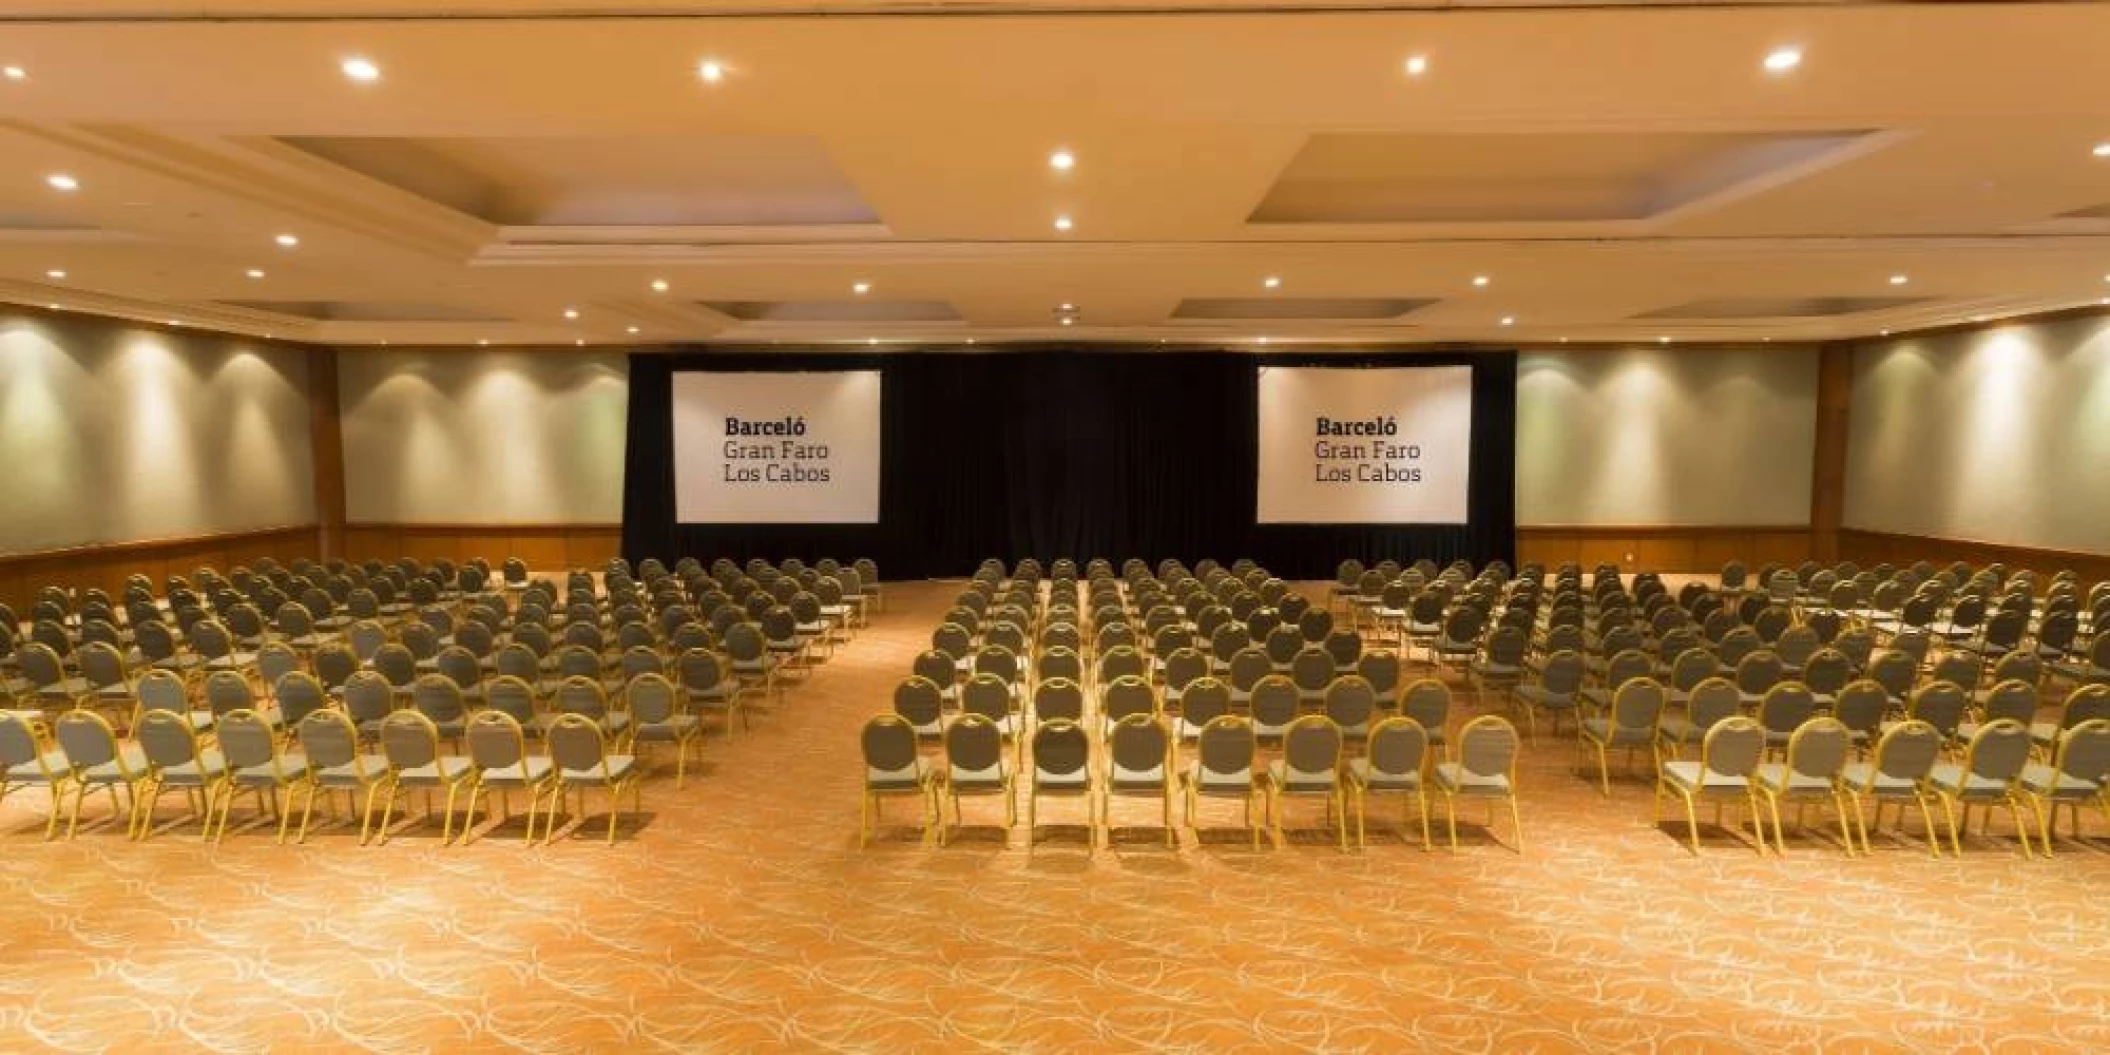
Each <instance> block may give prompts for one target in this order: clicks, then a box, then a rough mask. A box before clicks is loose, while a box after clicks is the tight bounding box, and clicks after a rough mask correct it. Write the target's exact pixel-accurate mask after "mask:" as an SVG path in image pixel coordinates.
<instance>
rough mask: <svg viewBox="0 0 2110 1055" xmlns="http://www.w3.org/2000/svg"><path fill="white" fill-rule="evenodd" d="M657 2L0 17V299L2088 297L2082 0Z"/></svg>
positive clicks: (825, 309) (722, 313)
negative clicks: (1798, 54)
mask: <svg viewBox="0 0 2110 1055" xmlns="http://www.w3.org/2000/svg"><path fill="white" fill-rule="evenodd" d="M697 6H699V5H696V4H693V3H675V2H672V0H625V2H616V3H596V2H593V0H466V2H465V0H450V2H448V3H446V4H444V5H440V4H437V3H434V2H432V0H425V2H417V0H368V2H360V0H163V2H159V3H155V2H148V0H0V66H18V67H20V68H21V69H22V70H23V71H24V72H25V74H26V76H25V77H24V78H22V79H20V80H14V79H7V78H5V77H0V299H5V300H8V301H14V302H18V303H25V304H39V305H45V304H58V305H62V306H63V307H64V308H65V309H67V310H81V311H94V312H101V313H106V314H113V315H121V316H126V317H131V318H140V319H175V320H179V321H182V322H184V323H185V324H188V325H199V326H211V327H216V328H222V329H229V330H234V331H238V332H245V333H256V334H264V333H270V334H273V335H275V336H278V337H282V338H298V339H307V340H320V341H330V342H342V343H347V344H363V343H378V342H381V341H390V342H392V343H397V344H407V343H418V344H474V343H476V342H478V341H489V342H491V343H501V344H512V343H536V344H556V345H568V344H571V343H573V342H575V341H585V342H587V343H589V344H592V345H597V346H598V345H608V344H622V343H643V344H660V343H673V342H694V341H716V342H737V343H754V342H763V343H767V342H771V341H776V342H781V343H783V344H786V345H791V344H802V343H809V342H837V341H856V342H866V341H875V340H876V341H878V342H881V343H882V344H894V343H925V342H942V341H954V340H965V339H967V338H970V337H971V338H975V339H977V340H979V341H983V342H994V341H1002V340H1036V339H1046V338H1051V337H1062V338H1080V339H1092V338H1104V339H1120V340H1143V341H1149V340H1168V341H1173V342H1189V341H1211V342H1213V341H1222V340H1234V341H1258V340H1259V339H1260V338H1262V337H1267V338H1269V339H1270V340H1272V341H1275V342H1339V343H1366V342H1376V341H1383V342H1388V343H1390V342H1456V341H1484V342H1504V343H1538V342H1546V343H1551V342H1554V341H1558V340H1562V339H1568V340H1573V341H1632V340H1658V339H1662V338H1670V339H1673V340H1676V341H1725V340H1726V341H1743V340H1753V339H1759V338H1770V339H1775V340H1801V339H1825V338H1831V337H1839V336H1850V335H1862V334H1873V333H1876V332H1878V331H1880V330H1884V329H1905V328H1912V327H1921V326H1934V325H1945V324H1950V323H1954V322H1959V321H1964V320H1967V319H1969V318H1971V317H1974V316H2004V315H2011V314H2017V313H2024V312H2034V311H2045V310H2055V309H2064V308H2072V307H2076V306H2081V305H2088V304H2093V303H2096V302H2097V300H2098V299H2099V298H2102V297H2104V296H2110V284H2106V281H2105V276H2106V274H2110V219H2105V218H2102V217H2104V216H2110V208H2106V207H2110V157H2105V158H2098V157H2096V156H2094V154H2093V152H2092V151H2093V148H2094V147H2095V145H2096V144H2098V143H2100V142H2104V141H2110V78H2106V77H2104V76H2103V75H2102V70H2103V68H2104V66H2105V59H2106V58H2110V45H2106V43H2105V42H2106V41H2110V7H2105V6H2103V5H2098V4H2075V3H2056V4H2041V5H2040V4H2026V3H1986V4H1969V3H1943V4H1912V5H1907V4H1832V3H1816V4H1743V5H1731V4H1679V5H1647V4H1633V5H1625V4H1610V5H1606V4H1598V5H1593V6H1589V7H1583V6H1574V5H1568V4H1560V3H1556V4H1545V3H1539V4H1532V5H1521V4H1510V3H1503V2H1492V3H1450V4H1435V3H1430V4H1406V5H1386V6H1387V9H1385V10H1346V9H1342V8H1341V7H1340V5H1337V4H1325V5H1321V4H1320V3H1318V2H1316V0H1312V2H1305V0H1270V2H1268V3H1266V4H1265V5H1262V4H1260V3H1258V2H1247V0H1212V2H1209V3H1206V4H1187V3H1182V2H1178V0H1174V2H1172V3H1143V2H1140V0H1089V2H1086V3H1083V4H1076V3H1072V4H1064V5H1061V6H1060V8H1059V9H1056V8H1055V7H1054V5H1051V4H1049V3H1041V2H1036V0H1026V2H1022V3H1007V2H999V0H985V2H982V3H977V4H971V5H967V4H959V5H955V4H941V3H897V2H892V0H868V2H863V3H841V2H834V0H743V2H738V3H737V4H736V5H734V6H737V8H738V12H739V13H728V11H729V10H730V8H729V7H728V6H726V5H720V6H717V7H714V8H713V9H712V10H713V14H711V15H710V16H707V17H695V16H693V15H679V16H677V15H671V14H669V12H677V11H681V10H683V9H693V8H695V7H697ZM1262 6H1264V7H1265V8H1266V9H1265V10H1258V9H1259V8H1261V7H1262ZM1321 6H1324V7H1326V8H1328V9H1326V10H1317V8H1320V7H1321ZM1349 6H1350V7H1353V6H1356V5H1352V4H1351V5H1349ZM1306 8H1312V9H1313V10H1305V9H1306ZM1419 8H1430V9H1431V10H1419ZM1248 9H1250V10H1248ZM428 16H433V17H428ZM438 16H445V17H438ZM1785 46H1794V47H1798V48H1800V49H1801V50H1802V52H1803V55H1804V60H1803V62H1802V63H1801V65H1800V66H1799V67H1798V68H1796V69H1795V70H1793V71H1792V72H1789V73H1787V74H1781V75H1776V74H1770V73H1768V72H1766V71H1765V70H1764V69H1762V68H1761V61H1762V59H1763V58H1764V57H1765V56H1766V55H1767V54H1768V53H1769V52H1770V51H1773V50H1774V49H1776V48H1780V47H1785ZM355 55H357V56H364V57H366V58H369V59H371V60H372V61H374V62H375V63H377V64H378V65H379V66H380V67H381V70H382V77H381V79H380V80H379V81H378V82H376V83H371V84H359V83H354V82H353V81H351V80H349V79H348V78H346V77H345V76H344V75H343V74H342V73H341V71H340V64H341V63H342V62H343V60H344V59H346V58H347V57H350V56H355ZM1412 55H1422V56H1425V57H1426V59H1427V61H1428V68H1427V71H1426V73H1425V74H1423V75H1422V76H1419V77H1414V76H1409V75H1407V73H1406V72H1405V71H1404V68H1403V66H1404V63H1405V61H1406V59H1407V58H1408V57H1409V56H1412ZM707 59H708V60H714V61H717V62H719V63H721V64H723V67H724V68H725V70H726V71H727V73H726V76H725V77H724V79H723V80H722V81H721V82H720V83H716V84H709V83H706V82H704V81H703V80H702V79H701V78H699V77H698V76H697V67H698V64H699V63H700V62H702V61H704V60H707ZM1058 148H1065V149H1069V150H1072V151H1074V152H1075V155H1076V158H1077V165H1076V167H1075V168H1074V169H1073V170H1071V171H1069V172H1067V173H1063V172H1058V171H1055V170H1054V169H1052V168H1051V167H1050V166H1049V164H1048V157H1049V155H1050V153H1051V152H1052V151H1054V150H1056V149H1058ZM54 173H66V174H70V175H73V176H75V177H77V178H78V179H79V181H80V184H81V186H80V189H79V190H77V191H75V192H72V193H61V192H59V191H55V190H53V189H52V188H50V187H49V186H47V184H46V177H48V176H49V175H51V174H54ZM2091 210H2095V211H2097V212H2098V213H2099V214H2100V215H2098V216H2089V215H2074V214H2086V213H2088V212H2089V211H2091ZM1058 215H1067V216H1070V217H1072V218H1073V220H1074V226H1073V228H1072V229H1071V230H1069V231H1066V232H1065V231H1058V230H1056V229H1055V227H1054V220H1055V217H1057V216H1058ZM280 233H293V234H297V235H298V236H299V238H300V244H299V246H298V247H297V248H292V249H285V248H281V247H279V246H277V245H276V244H274V241H273V239H274V236H276V235H278V234H280ZM54 269H58V270H63V271H64V272H65V278H63V279H52V278H50V277H47V272H48V271H51V270H54ZM250 269H261V270H262V271H264V273H265V274H264V277H263V278H261V279H258V278H251V277H249V276H248V274H247V272H248V271H249V270H250ZM1268 276H1276V277H1278V278H1279V279H1280V283H1279V285H1278V286H1276V287H1274V288H1269V287H1267V286H1265V285H1264V279H1266V278H1267V277H1268ZM1475 276H1486V277H1487V279H1488V281H1487V283H1486V284H1485V285H1475V284H1474V282H1473V279H1474V277H1475ZM1892 276H1905V278H1906V281H1905V282H1903V283H1902V284H1897V283H1893V282H1892V281H1891V279H1892ZM654 280H663V281H664V282H665V283H666V284H667V290H666V291H665V292H663V293H662V292H655V291H654V290H653V288H652V283H653V281H654ZM859 282H863V283H869V284H870V287H869V290H868V291H867V292H865V293H863V294H858V293H855V292H853V285H854V284H855V283H859ZM1269 301H1276V302H1280V309H1279V313H1278V314H1277V315H1276V317H1273V318H1270V317H1269V315H1270V314H1271V312H1270V310H1269V308H1268V306H1267V305H1268V302H1269ZM1212 302H1215V303H1213V304H1212ZM1063 303H1070V304H1074V305H1076V306H1077V308H1078V309H1079V313H1080V315H1079V322H1078V324H1077V325H1075V326H1072V327H1062V326H1058V325H1057V313H1056V311H1055V309H1056V307H1057V305H1059V304H1063ZM1183 303H1186V304H1187V305H1188V307H1187V309H1186V310H1182V304H1183ZM568 308H569V309H574V310H576V311H577V312H578V315H579V317H578V318H577V319H567V318H566V317H565V315H564V312H565V311H566V309H568ZM1395 308H1396V309H1398V310H1397V311H1396V312H1395V311H1393V310H1392V309H1395ZM1505 320H1507V322H1506V323H1505ZM633 328H635V330H636V332H635V333H632V332H631V331H632V329H633Z"/></svg>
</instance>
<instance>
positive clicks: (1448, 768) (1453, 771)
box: [1436, 762, 1509, 796]
mask: <svg viewBox="0 0 2110 1055" xmlns="http://www.w3.org/2000/svg"><path fill="white" fill-rule="evenodd" d="M1436 785H1437V786H1438V787H1441V788H1443V789H1444V790H1445V791H1448V792H1450V793H1451V794H1453V795H1496V796H1506V795H1508V794H1509V775H1508V774H1506V773H1485V774H1483V773H1473V772H1469V771H1468V770H1467V769H1466V768H1465V767H1464V766H1461V765H1459V764H1457V763H1456V762H1444V763H1442V764H1440V765H1438V766H1437V767H1436Z"/></svg>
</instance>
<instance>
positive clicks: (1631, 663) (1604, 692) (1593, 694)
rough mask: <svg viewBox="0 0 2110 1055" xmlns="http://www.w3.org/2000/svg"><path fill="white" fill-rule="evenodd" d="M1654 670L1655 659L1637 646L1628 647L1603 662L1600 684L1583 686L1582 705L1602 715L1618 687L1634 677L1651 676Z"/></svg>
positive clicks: (1590, 711) (1588, 710) (1609, 705)
mask: <svg viewBox="0 0 2110 1055" xmlns="http://www.w3.org/2000/svg"><path fill="white" fill-rule="evenodd" d="M1655 672H1656V661H1655V660H1654V659H1651V658H1650V657H1649V654H1648V653H1646V652H1643V651H1642V650H1640V649H1638V648H1630V649H1627V650H1625V651H1623V652H1620V653H1618V654H1616V655H1614V656H1613V657H1612V658H1611V660H1610V661H1609V662H1607V663H1606V664H1605V669H1604V676H1603V679H1602V684H1598V685H1592V686H1588V687H1585V688H1584V689H1583V690H1582V692H1581V693H1580V694H1579V695H1580V700H1581V704H1582V707H1583V709H1584V710H1585V711H1587V712H1589V713H1590V714H1592V715H1602V714H1604V713H1605V712H1606V711H1607V710H1609V709H1611V706H1612V697H1613V696H1614V695H1616V694H1617V693H1618V692H1619V688H1620V686H1622V685H1625V684H1626V683H1627V682H1629V681H1632V680H1634V679H1635V678H1647V677H1651V676H1653V675H1654V674H1655Z"/></svg>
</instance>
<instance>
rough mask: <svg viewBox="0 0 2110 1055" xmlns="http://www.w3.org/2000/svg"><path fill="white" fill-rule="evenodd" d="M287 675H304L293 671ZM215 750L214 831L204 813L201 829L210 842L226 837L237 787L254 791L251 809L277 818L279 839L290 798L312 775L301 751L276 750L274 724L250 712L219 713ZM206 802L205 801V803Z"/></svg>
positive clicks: (290, 810) (282, 836) (290, 817)
mask: <svg viewBox="0 0 2110 1055" xmlns="http://www.w3.org/2000/svg"><path fill="white" fill-rule="evenodd" d="M286 677H287V678H288V679H292V678H302V677H307V675H305V674H300V673H294V674H288V675H287V676H286ZM305 717H306V715H305V714H304V715H303V716H302V718H303V720H304V719H305ZM216 733H217V738H218V740H219V745H220V750H221V752H223V753H224V754H225V756H226V762H227V783H226V786H225V787H224V788H222V790H221V794H220V797H219V820H218V825H219V826H218V829H217V830H218V833H219V834H217V835H214V834H213V832H214V830H215V829H214V823H213V818H212V817H211V816H210V815H208V816H207V817H206V823H205V832H206V835H207V836H208V837H210V838H211V839H212V841H213V842H214V843H215V844H218V843H220V842H223V841H225V840H226V838H227V823H228V814H229V813H230V812H231V811H232V809H233V807H234V797H235V795H236V793H238V792H241V791H249V792H252V793H254V794H255V796H256V800H257V808H258V810H259V811H262V812H265V813H267V814H268V815H270V816H275V817H277V818H278V841H279V843H280V844H284V843H285V841H286V830H287V828H288V827H289V826H290V824H291V822H292V820H293V799H294V795H295V794H296V793H297V792H298V790H299V789H300V788H301V787H303V786H305V785H306V784H307V783H308V782H309V780H310V779H311V778H312V774H311V772H310V770H309V768H308V767H309V763H308V758H307V756H306V755H304V754H298V753H295V754H287V753H285V752H283V751H281V750H280V746H279V735H278V733H279V729H278V728H277V727H275V726H273V724H272V723H271V722H270V721H269V720H267V719H266V718H265V717H264V716H263V715H260V714H258V713H257V712H255V711H249V710H238V711H230V712H228V713H227V714H223V715H221V716H220V720H219V724H218V728H217V730H216ZM208 805H209V804H208Z"/></svg>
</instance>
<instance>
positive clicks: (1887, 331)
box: [1876, 330, 1890, 337]
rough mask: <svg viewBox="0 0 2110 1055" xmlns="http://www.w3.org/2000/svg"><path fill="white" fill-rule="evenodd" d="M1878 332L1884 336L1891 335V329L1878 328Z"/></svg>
mask: <svg viewBox="0 0 2110 1055" xmlns="http://www.w3.org/2000/svg"><path fill="white" fill-rule="evenodd" d="M1876 332H1877V333H1878V334H1879V335H1881V336H1884V337H1888V336H1890V331H1889V330H1878V331H1876Z"/></svg>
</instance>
